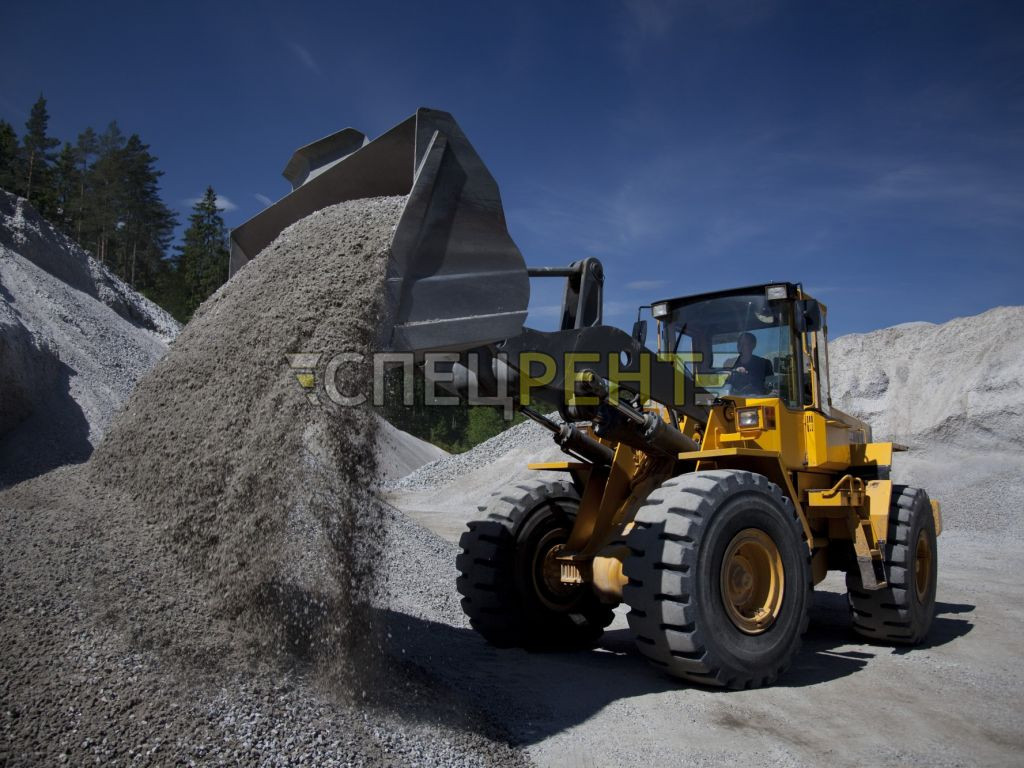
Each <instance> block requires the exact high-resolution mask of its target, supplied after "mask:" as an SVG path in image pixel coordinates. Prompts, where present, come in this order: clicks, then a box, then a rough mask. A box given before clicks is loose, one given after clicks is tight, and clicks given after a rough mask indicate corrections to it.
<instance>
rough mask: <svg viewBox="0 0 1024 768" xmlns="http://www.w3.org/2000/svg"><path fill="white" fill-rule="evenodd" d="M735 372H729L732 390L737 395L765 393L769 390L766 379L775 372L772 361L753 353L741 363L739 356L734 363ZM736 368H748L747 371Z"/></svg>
mask: <svg viewBox="0 0 1024 768" xmlns="http://www.w3.org/2000/svg"><path fill="white" fill-rule="evenodd" d="M732 367H733V372H732V373H731V374H729V384H730V386H731V387H732V392H733V393H734V394H737V395H763V394H766V392H767V387H765V385H764V380H765V379H766V378H767V377H769V376H771V375H772V374H774V373H775V371H774V370H772V363H771V361H770V360H767V359H765V358H763V357H758V356H757V355H751V356H750V360H748V361H747V362H745V363H741V362H740V360H739V358H736V362H735V363H733V365H732ZM736 368H746V369H747V372H746V373H738V372H737V371H736V370H735V369H736Z"/></svg>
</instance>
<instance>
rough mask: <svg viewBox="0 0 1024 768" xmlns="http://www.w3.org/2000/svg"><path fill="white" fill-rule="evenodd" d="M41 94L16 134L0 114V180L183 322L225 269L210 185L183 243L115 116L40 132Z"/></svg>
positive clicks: (152, 169) (156, 179) (155, 176)
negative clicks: (67, 137)
mask: <svg viewBox="0 0 1024 768" xmlns="http://www.w3.org/2000/svg"><path fill="white" fill-rule="evenodd" d="M49 122H50V116H49V113H48V111H47V104H46V99H45V98H44V97H43V96H42V95H40V97H39V98H38V100H37V101H36V102H35V104H33V105H32V109H31V111H30V112H29V117H28V120H27V121H26V123H25V128H24V132H23V133H22V135H21V136H20V137H19V136H18V134H17V133H16V132H15V129H14V127H13V126H12V125H11V124H10V123H8V122H6V121H3V120H0V187H2V188H3V189H6V190H7V191H8V192H12V193H14V194H16V195H19V196H21V197H24V198H25V199H27V200H28V201H29V203H31V204H32V206H33V207H34V208H35V209H36V210H37V211H39V213H40V215H42V216H43V217H44V218H46V219H48V220H49V221H50V222H51V223H52V224H54V225H55V226H56V227H57V228H59V229H60V230H61V231H63V232H64V233H65V234H66V235H68V236H69V237H70V238H71V239H73V240H74V241H75V242H76V243H78V244H79V245H80V246H81V247H82V248H84V249H86V250H87V251H90V252H91V253H92V255H93V256H94V257H95V258H96V259H97V260H98V261H100V262H101V263H102V264H104V265H105V266H106V267H107V268H108V269H110V270H111V271H112V272H113V273H114V274H116V275H117V276H118V277H120V278H121V279H122V280H124V281H125V282H127V283H128V284H129V285H131V286H132V287H133V288H135V289H136V290H138V291H139V292H140V293H142V294H144V295H146V296H148V297H149V298H150V299H152V300H153V301H155V302H156V303H157V304H159V305H161V306H163V307H164V308H165V309H167V310H168V311H169V312H170V313H171V314H173V315H174V316H175V317H176V318H178V320H180V321H182V322H184V321H187V320H188V318H189V317H190V316H191V315H192V313H193V312H194V311H195V309H196V307H198V306H199V304H200V303H201V302H202V301H203V300H204V299H205V298H206V297H207V296H209V295H210V294H211V293H212V292H213V291H215V290H216V289H217V287H219V286H220V285H221V283H223V282H224V281H225V280H227V276H228V246H227V229H226V227H225V225H224V221H223V219H222V218H221V216H220V212H219V210H218V209H217V206H216V194H215V193H214V191H213V189H212V187H211V188H208V189H207V191H206V194H205V195H204V196H203V197H202V198H201V199H200V200H199V201H198V202H197V203H196V204H195V207H194V208H193V211H192V214H191V216H190V217H189V228H188V229H187V230H186V232H185V236H184V243H183V245H182V246H180V247H178V248H175V249H173V250H172V249H171V241H172V239H173V236H174V229H175V227H176V226H177V224H178V218H177V216H176V214H175V212H174V211H173V210H172V209H171V208H170V207H169V206H168V205H167V204H166V203H165V202H164V201H163V199H162V198H161V196H160V178H161V177H162V176H163V171H161V170H159V169H158V168H157V158H156V156H155V155H154V154H153V153H152V152H151V151H150V147H149V145H148V144H146V143H144V142H143V141H142V139H141V138H140V137H139V135H138V134H135V133H132V134H130V135H128V136H125V134H124V132H123V131H122V130H121V128H120V127H119V126H118V124H117V122H116V121H114V122H111V123H110V124H109V125H108V126H107V127H106V128H105V129H104V130H103V131H102V132H97V131H96V130H94V129H93V128H91V127H89V128H86V129H85V130H83V131H82V132H81V133H79V134H78V136H77V137H76V139H75V141H74V142H73V143H72V142H70V141H63V142H62V141H61V140H60V139H58V138H55V137H53V136H51V135H50V134H49Z"/></svg>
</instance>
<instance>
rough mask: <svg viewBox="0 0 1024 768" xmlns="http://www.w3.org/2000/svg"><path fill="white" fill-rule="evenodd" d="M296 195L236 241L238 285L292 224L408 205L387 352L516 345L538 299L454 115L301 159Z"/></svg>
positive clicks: (391, 287) (391, 265)
mask: <svg viewBox="0 0 1024 768" xmlns="http://www.w3.org/2000/svg"><path fill="white" fill-rule="evenodd" d="M285 177H286V178H287V179H288V180H289V181H290V182H291V183H292V187H293V189H292V191H291V192H290V193H289V194H287V195H286V196H285V197H283V198H282V199H281V200H279V201H278V202H276V203H274V204H273V205H272V206H270V207H269V208H267V209H266V210H264V211H263V212H261V213H259V214H257V215H256V216H254V217H253V218H251V219H249V220H248V221H247V222H245V223H244V224H242V225H241V226H239V227H237V228H235V229H234V230H232V232H231V260H230V273H231V274H232V275H233V274H234V273H235V272H236V271H238V270H239V269H240V268H241V267H243V266H244V265H245V264H246V263H247V262H249V261H250V260H251V259H253V258H256V257H257V255H258V254H259V252H260V251H261V250H263V248H265V247H266V246H267V245H269V244H270V243H271V241H273V240H274V238H276V237H277V236H278V235H279V234H280V233H281V231H282V230H283V229H284V228H285V227H287V226H288V225H290V224H292V223H294V222H296V221H298V220H299V219H301V218H304V217H305V216H308V215H309V214H311V213H313V212H314V211H317V210H319V209H321V208H325V207H327V206H330V205H334V204H336V203H340V202H344V201H346V200H355V199H359V198H368V197H381V196H385V195H387V196H392V195H405V196H407V199H406V203H405V208H404V210H403V212H402V215H401V218H400V219H399V223H398V226H397V228H396V230H395V234H394V238H393V240H392V244H391V255H390V258H389V262H388V266H387V282H386V287H385V290H386V301H387V307H386V308H387V310H388V311H389V312H390V316H391V319H392V321H393V328H391V329H389V331H388V332H386V333H384V337H383V338H382V339H381V345H382V348H383V349H385V350H389V351H396V352H422V351H431V350H467V349H472V348H474V347H479V346H485V345H488V344H491V343H494V342H497V341H501V340H503V339H506V338H509V337H512V336H516V335H517V334H519V333H520V332H521V330H522V326H523V321H524V320H525V318H526V310H527V304H528V303H529V298H530V284H529V277H528V275H527V271H526V265H525V263H524V262H523V257H522V254H521V253H520V252H519V249H518V248H517V247H516V244H515V243H514V242H513V241H512V238H511V236H510V235H509V233H508V228H507V227H506V224H505V214H504V211H503V209H502V206H501V195H500V193H499V191H498V185H497V183H496V182H495V181H494V178H493V177H492V176H491V174H490V172H489V171H488V170H487V167H486V166H485V165H484V163H483V161H482V160H481V159H480V156H479V155H477V153H476V151H475V150H474V149H473V146H472V145H471V144H470V143H469V141H468V140H467V139H466V136H465V135H464V134H463V133H462V130H461V129H460V128H459V126H458V123H456V122H455V119H454V118H453V117H452V116H451V115H450V114H448V113H447V112H440V111H437V110H433V109H425V108H421V109H418V110H417V111H416V114H415V115H413V116H412V117H410V118H408V119H407V120H404V121H402V122H401V123H399V124H398V125H396V126H395V127H394V128H392V129H391V130H389V131H387V132H386V133H384V134H382V135H381V136H379V137H377V138H376V139H374V140H373V141H367V139H366V137H365V136H363V134H362V133H360V132H359V131H356V130H354V129H352V128H346V129H345V130H343V131H339V132H338V133H335V134H332V135H331V136H328V137H326V138H324V139H320V140H319V141H316V142H313V143H312V144H309V145H306V146H305V147H301V148H300V149H298V150H296V152H295V154H294V155H293V156H292V158H291V160H290V161H289V163H288V166H287V167H286V168H285Z"/></svg>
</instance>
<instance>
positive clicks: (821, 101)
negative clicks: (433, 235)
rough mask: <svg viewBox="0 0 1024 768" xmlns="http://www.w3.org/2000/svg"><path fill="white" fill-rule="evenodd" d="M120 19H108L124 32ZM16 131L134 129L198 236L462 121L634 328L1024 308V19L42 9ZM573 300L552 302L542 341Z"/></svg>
mask: <svg viewBox="0 0 1024 768" xmlns="http://www.w3.org/2000/svg"><path fill="white" fill-rule="evenodd" d="M101 8H102V10H101ZM2 17H3V21H4V27H5V34H4V40H5V44H4V46H2V47H0V118H3V119H6V120H8V121H10V122H12V123H14V124H15V125H16V127H18V128H19V130H20V128H21V126H22V125H23V123H24V121H25V118H26V116H27V110H28V108H29V106H30V105H31V103H32V101H34V100H35V98H36V96H37V95H38V94H39V93H40V92H42V93H44V94H45V96H46V97H47V99H48V101H49V106H50V112H51V118H52V119H51V128H52V132H53V133H54V134H55V135H57V136H59V137H61V138H72V139H73V138H74V136H75V135H77V133H78V132H79V131H80V130H81V129H82V128H84V127H85V126H87V125H92V126H94V127H96V128H97V129H100V128H102V127H103V126H104V125H105V124H106V123H107V122H108V121H109V120H111V119H116V120H117V121H118V122H119V124H120V125H121V127H122V129H123V130H125V131H126V132H137V133H139V135H140V136H141V137H142V139H143V140H144V141H146V142H147V143H149V144H150V145H151V149H152V151H153V152H154V153H155V154H156V155H157V156H158V157H159V158H160V165H161V167H162V168H163V169H164V170H165V172H166V175H165V177H164V179H163V184H162V189H163V193H164V197H165V199H166V200H167V201H168V202H169V203H171V204H172V205H174V206H176V207H177V208H178V209H179V210H180V213H181V217H182V219H184V218H185V216H186V214H187V209H188V203H187V201H188V200H189V199H191V198H195V197H197V196H198V195H199V194H200V193H201V192H202V190H203V189H204V188H205V187H206V185H208V184H212V185H213V186H214V187H215V188H216V190H217V191H218V192H219V193H220V194H221V195H223V196H224V197H225V198H226V200H227V201H230V205H229V206H228V210H226V211H225V218H226V219H227V221H228V223H229V225H233V224H239V223H241V222H242V221H244V220H245V219H247V218H248V217H249V216H251V215H253V214H255V213H256V212H258V211H259V210H261V209H262V207H263V205H264V204H265V201H266V200H268V199H270V200H272V199H277V198H278V197H280V196H282V195H283V194H284V193H285V192H287V190H288V185H287V182H285V181H284V179H283V178H281V176H280V171H281V169H282V168H283V167H284V163H285V161H286V160H287V158H288V156H289V155H290V153H291V151H292V150H293V149H294V148H295V147H297V146H299V145H301V144H304V143H306V142H308V141H310V140H312V139H314V138H318V137H320V136H323V135H325V134H327V133H330V132H332V131H334V130H337V129H339V128H341V127H344V126H348V125H351V126H354V127H357V128H359V129H360V130H363V131H365V132H366V133H368V134H369V135H370V136H376V135H378V134H379V133H381V132H383V131H384V130H386V129H387V128H388V127H390V126H391V125H393V124H395V123H397V122H398V121H399V120H401V119H402V118H404V117H406V116H408V115H410V114H412V112H413V111H414V110H415V108H416V107H417V106H420V105H427V106H433V107H437V108H440V109H445V110H448V111H450V112H452V113H453V114H454V115H455V116H456V118H457V119H458V120H459V122H460V123H461V125H462V126H463V128H464V130H465V131H466V133H467V135H468V136H469V137H470V140H471V141H472V142H473V143H474V145H475V146H476V148H477V150H478V151H479V152H480V154H481V155H482V156H483V158H484V160H485V161H486V162H487V164H488V165H489V167H490V168H491V170H492V172H493V173H494V175H495V177H496V178H497V179H498V182H499V184H500V186H501V189H502V194H503V198H504V202H505V208H506V213H507V216H508V220H509V226H510V229H511V231H512V234H513V236H514V237H515V239H516V241H517V243H518V244H519V246H520V248H521V249H522V251H523V253H524V254H525V256H526V259H527V261H528V263H530V264H536V265H544V264H564V263H567V262H569V261H572V260H574V259H577V258H581V257H584V256H588V255H594V256H598V257H600V258H601V259H602V260H603V261H604V263H605V267H606V273H607V275H608V282H607V289H606V299H607V304H606V312H607V316H608V320H610V321H612V322H615V323H617V324H620V325H628V324H629V323H630V322H631V321H632V317H633V315H634V313H635V308H636V306H637V305H639V304H643V303H648V302H649V301H651V300H652V299H658V298H665V297H667V296H671V295H681V294H689V293H696V292H700V291H705V290H713V289H718V288H725V287H729V286H734V285H745V284H749V283H756V282H762V281H771V280H793V281H802V282H803V283H804V284H805V285H806V286H808V287H809V288H810V290H811V291H812V292H816V293H817V295H818V297H819V298H820V299H821V300H822V301H824V302H826V303H827V304H828V306H829V309H830V323H829V324H830V328H831V331H832V334H833V335H837V334H841V333H845V332H850V331H863V330H869V329H873V328H877V327H881V326H886V325H891V324H894V323H900V322H906V321H912V320H930V321H943V320H947V319H949V318H951V317H955V316H958V315H966V314H973V313H976V312H980V311H983V310H985V309H987V308H989V307H992V306H995V305H999V304H1021V303H1024V299H1022V292H1024V4H1020V3H1016V2H981V1H974V2H944V1H943V0H929V1H928V2H899V1H898V0H884V1H879V2H869V1H862V2H828V1H826V0H816V1H813V2H782V1H781V0H780V1H775V0H690V1H683V0H680V2H669V1H668V0H637V1H636V2H610V1H607V0H595V1H594V2H586V3H584V2H577V3H573V2H553V1H551V2H546V3H532V2H526V1H525V0H520V1H517V2H507V1H506V2H502V3H496V2H487V1H486V0H477V1H476V2H471V3H470V2H466V3H461V2H437V3H426V2H415V3H412V2H410V3H397V2H387V1H386V0H378V2H373V3H365V2H363V3H341V2H334V3H323V4H315V3H260V2H253V3H246V4H237V5H234V4H232V3H228V2H221V3H211V2H207V3H201V4H200V3H190V2H175V3H149V4H139V3H117V2H105V3H102V4H91V3H81V2H75V3H45V2H37V3H19V4H14V3H11V2H7V3H5V4H4V8H3V11H2ZM558 300H559V295H558V291H557V290H556V289H555V287H554V286H553V285H549V286H547V287H546V288H541V287H538V290H536V291H535V297H534V302H533V308H534V312H533V317H532V318H531V322H532V324H535V325H538V326H541V327H543V326H544V325H545V324H547V323H550V322H551V317H552V314H553V312H552V309H551V308H552V307H554V306H555V305H556V304H557V302H558Z"/></svg>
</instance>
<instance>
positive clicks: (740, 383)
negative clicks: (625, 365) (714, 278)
mask: <svg viewBox="0 0 1024 768" xmlns="http://www.w3.org/2000/svg"><path fill="white" fill-rule="evenodd" d="M651 311H652V314H653V315H654V318H655V319H656V320H657V321H658V351H659V352H661V353H667V354H672V355H675V357H676V361H677V365H681V366H683V367H685V368H686V369H687V370H688V371H689V372H690V373H691V374H692V376H693V380H694V382H695V384H696V387H695V393H694V400H695V403H696V404H697V405H710V404H711V403H712V402H713V401H714V400H715V399H716V398H722V397H729V396H732V397H777V398H779V399H780V400H781V401H782V402H783V403H784V404H785V405H786V406H787V407H789V408H790V409H793V410H801V409H805V408H810V409H815V410H820V411H823V412H826V413H827V412H828V411H829V410H830V407H831V401H830V395H829V380H828V346H827V340H826V334H827V329H826V326H825V311H826V310H825V307H824V305H822V304H820V303H819V302H817V301H816V300H814V299H813V298H811V297H810V296H808V295H807V294H806V293H805V292H804V291H803V288H802V286H800V285H799V284H794V283H769V284H765V285H756V286H750V287H746V288H735V289H732V290H727V291H716V292H713V293H703V294H698V295H695V296H685V297H680V298H675V299H668V300H665V301H658V302H655V303H654V304H653V305H652V307H651Z"/></svg>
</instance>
